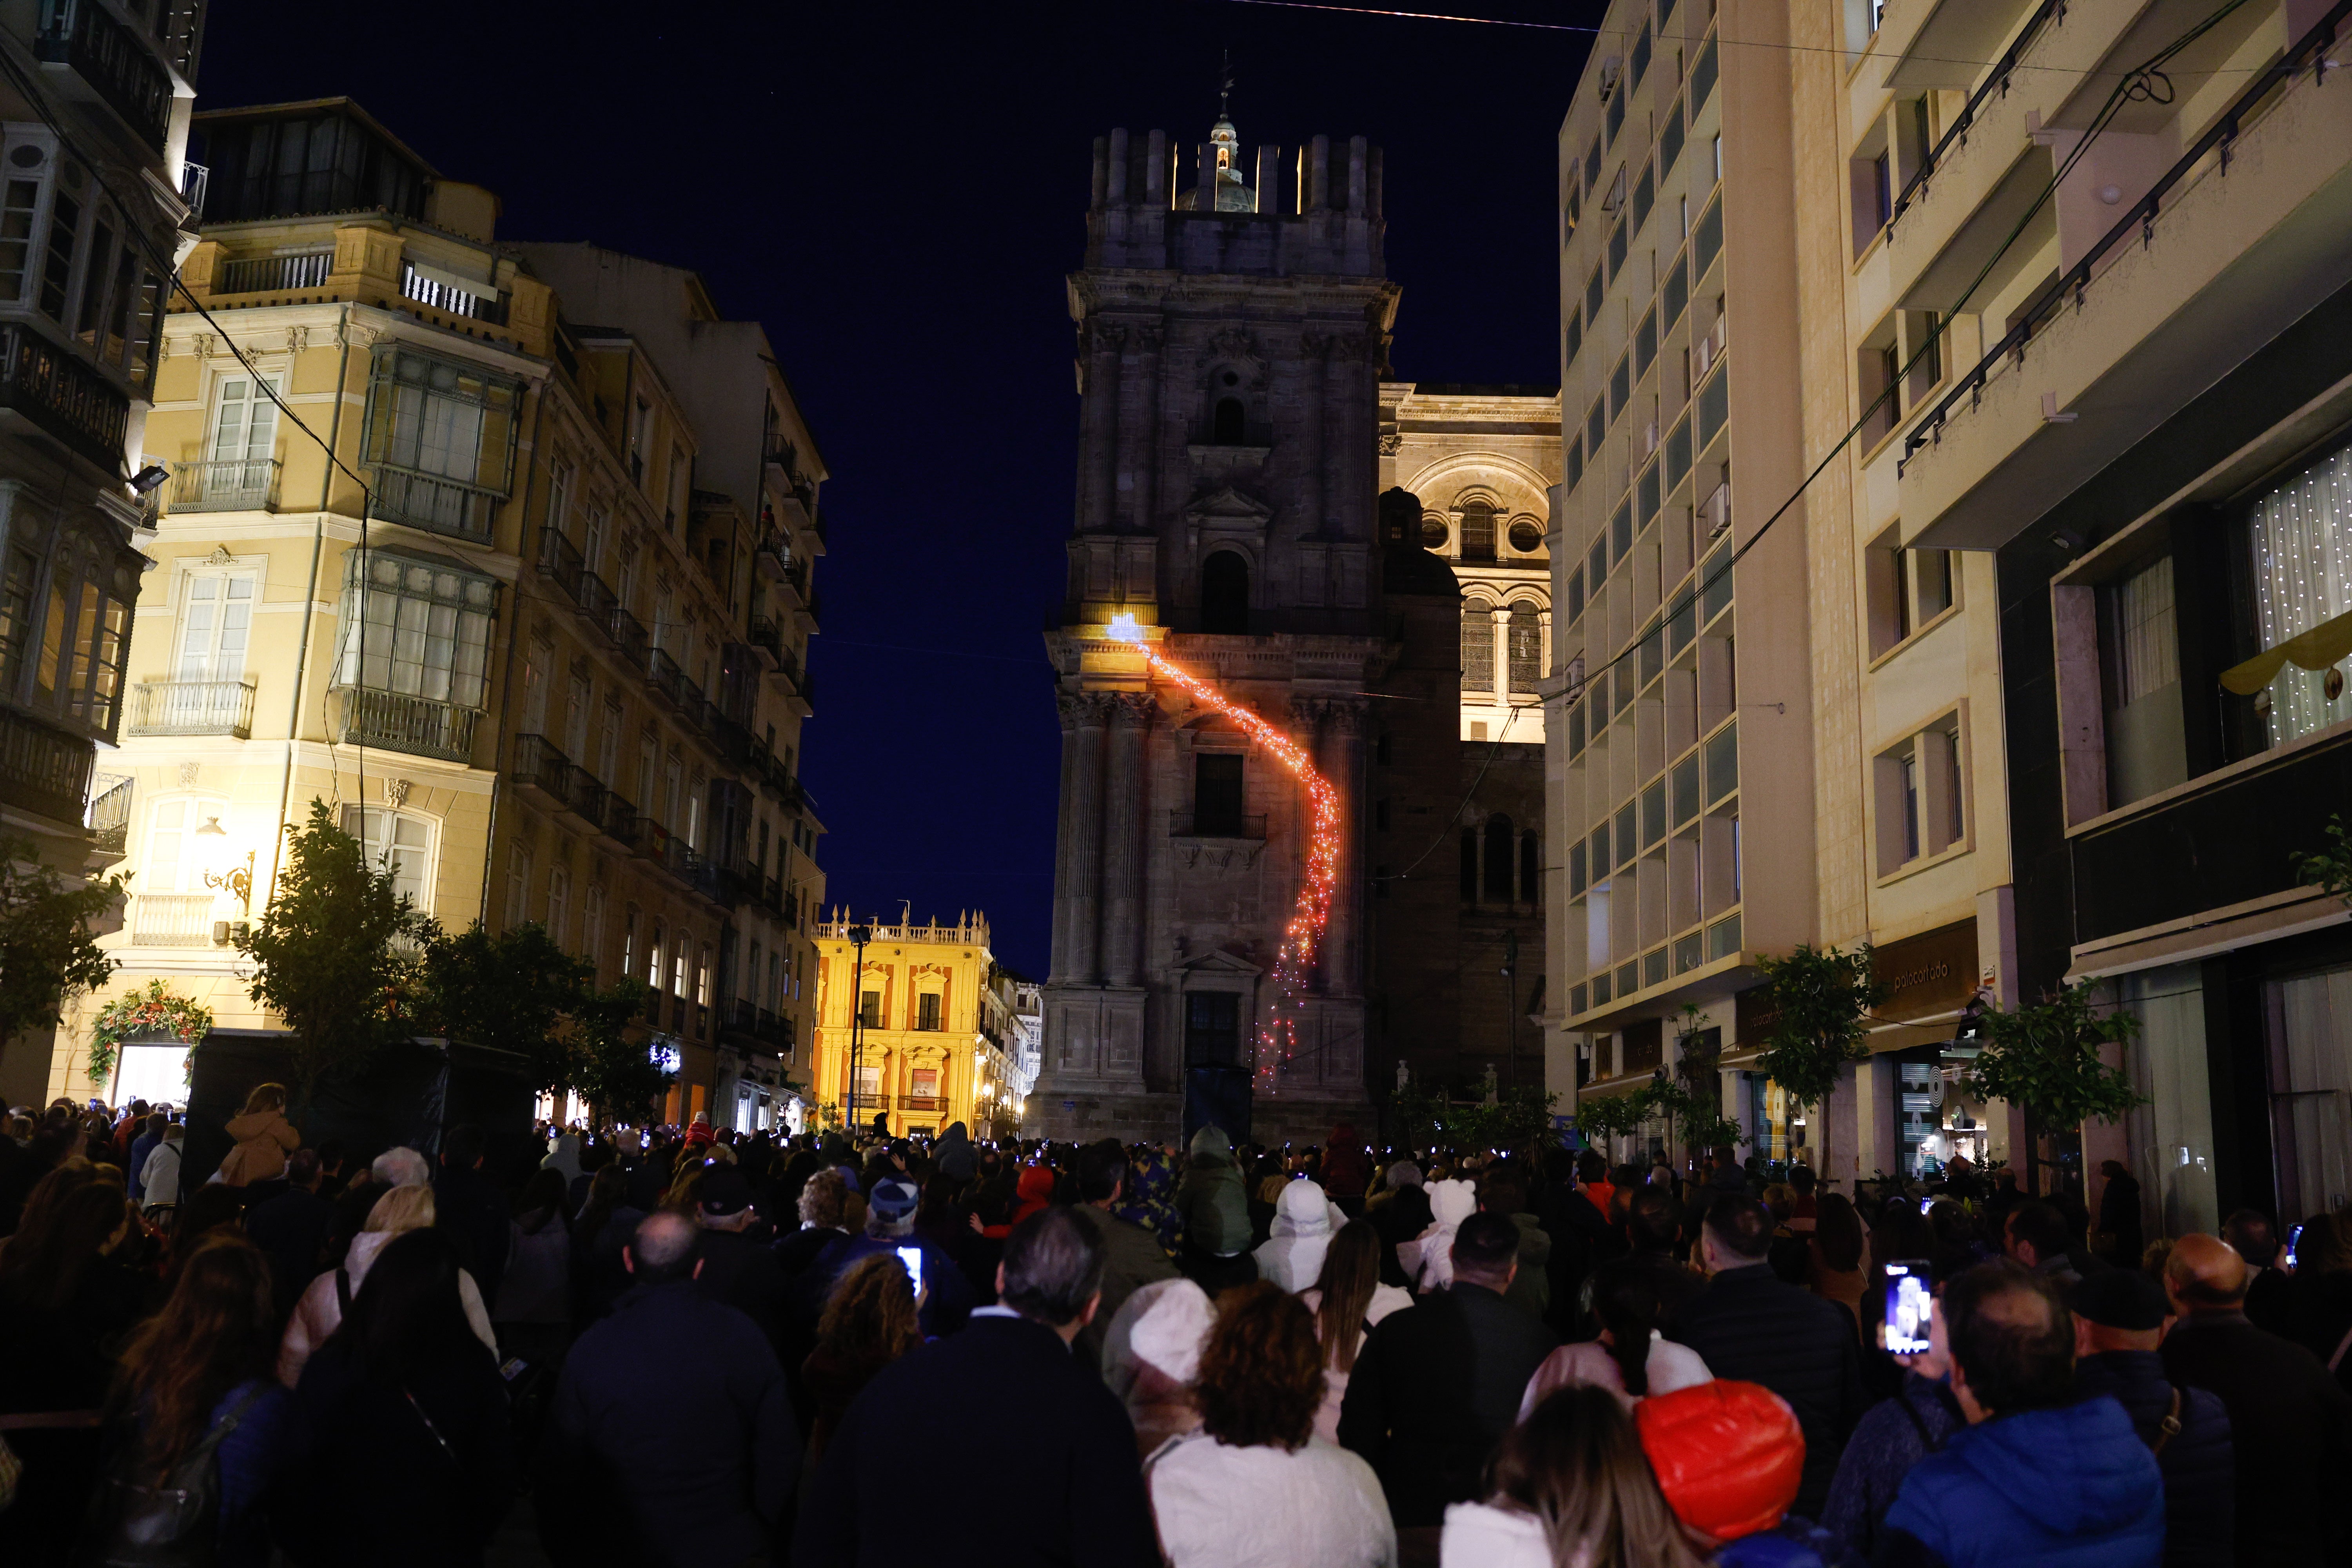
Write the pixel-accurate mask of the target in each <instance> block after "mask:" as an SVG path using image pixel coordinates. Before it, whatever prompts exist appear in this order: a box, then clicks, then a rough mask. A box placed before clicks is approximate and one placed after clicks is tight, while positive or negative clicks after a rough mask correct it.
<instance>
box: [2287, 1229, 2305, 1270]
mask: <svg viewBox="0 0 2352 1568" xmlns="http://www.w3.org/2000/svg"><path fill="white" fill-rule="evenodd" d="M2302 1240H2303V1226H2295V1227H2294V1229H2293V1230H2291V1231H2288V1232H2287V1233H2286V1266H2287V1268H2288V1269H2289V1270H2290V1271H2292V1270H2293V1269H2294V1249H2295V1247H2297V1245H2299V1244H2300V1243H2301V1242H2302Z"/></svg>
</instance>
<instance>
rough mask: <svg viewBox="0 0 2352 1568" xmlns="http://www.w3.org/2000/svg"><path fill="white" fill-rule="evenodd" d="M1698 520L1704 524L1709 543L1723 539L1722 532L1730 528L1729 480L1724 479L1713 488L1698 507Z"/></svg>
mask: <svg viewBox="0 0 2352 1568" xmlns="http://www.w3.org/2000/svg"><path fill="white" fill-rule="evenodd" d="M1699 518H1700V521H1703V522H1705V523H1706V537H1707V542H1709V543H1713V542H1715V541H1716V540H1717V539H1720V538H1722V537H1723V534H1724V531H1725V530H1727V529H1728V528H1729V527H1730V526H1731V481H1730V480H1728V479H1726V480H1725V481H1724V482H1723V483H1721V484H1719V485H1717V486H1716V487H1715V490H1714V493H1712V494H1711V495H1709V496H1708V497H1707V498H1706V501H1705V502H1704V503H1702V504H1701V505H1700V507H1699Z"/></svg>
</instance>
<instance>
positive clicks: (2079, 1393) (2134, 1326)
mask: <svg viewBox="0 0 2352 1568" xmlns="http://www.w3.org/2000/svg"><path fill="white" fill-rule="evenodd" d="M2067 1305H2068V1306H2069V1307H2071V1308H2073V1310H2074V1396H2075V1397H2076V1398H2078V1399H2096V1398H2098V1397H2100V1396H2101V1395H2102V1394H2104V1395H2106V1396H2108V1397H2110V1398H2112V1399H2114V1400H2115V1401H2116V1404H2118V1405H2122V1406H2123V1407H2124V1414H2125V1415H2128V1416H2130V1417H2131V1418H2132V1426H2134V1427H2135V1428H2137V1430H2138V1432H2139V1436H2140V1440H2141V1441H2142V1442H2144V1443H2146V1444H2147V1446H2148V1447H2151V1448H2154V1449H2155V1450H2156V1463H2157V1468H2158V1469H2159V1470H2161V1471H2162V1472H2163V1473H2164V1564H2165V1568H2229V1565H2230V1564H2231V1563H2232V1562H2234V1561H2235V1560H2236V1557H2237V1542H2236V1538H2235V1535H2234V1533H2233V1532H2234V1531H2235V1528H2236V1526H2235V1519H2234V1514H2235V1509H2236V1504H2235V1498H2236V1495H2237V1471H2236V1467H2235V1463H2234V1460H2233V1458H2232V1456H2231V1441H2230V1415H2229V1412H2227V1411H2226V1410H2224V1409H2223V1408H2222V1407H2221V1398H2220V1396H2219V1395H2217V1394H2214V1393H2212V1392H2211V1391H2210V1390H2209V1389H2203V1388H2182V1387H2180V1386H2179V1385H2178V1384H2174V1383H2173V1381H2172V1380H2171V1379H2170V1378H2168V1377H2167V1376H2165V1374H2164V1363H2163V1361H2162V1360H2161V1359H2159V1358H2158V1355H2157V1353H2156V1347H2157V1345H2158V1342H2160V1341H2162V1339H2163V1338H2164V1321H2165V1319H2166V1318H2167V1317H2168V1316H2169V1315H2170V1312H2171V1309H2170V1307H2169V1305H2168V1303H2167V1302H2166V1300H2165V1299H2164V1288H2163V1287H2162V1286H2160V1285H2158V1283H2157V1282H2156V1281H2155V1280H2153V1279H2149V1278H2148V1277H2147V1275H2146V1274H2144V1273H2142V1272H2141V1271H2140V1270H2138V1269H2137V1268H2103V1269H2101V1270H2100V1271H2099V1272H2097V1273H2096V1274H2093V1275H2090V1276H2088V1277H2087V1278H2085V1279H2084V1280H2083V1282H2082V1283H2081V1284H2079V1285H2076V1286H2075V1287H2074V1289H2073V1290H2071V1291H2069V1292H2068V1293H2067Z"/></svg>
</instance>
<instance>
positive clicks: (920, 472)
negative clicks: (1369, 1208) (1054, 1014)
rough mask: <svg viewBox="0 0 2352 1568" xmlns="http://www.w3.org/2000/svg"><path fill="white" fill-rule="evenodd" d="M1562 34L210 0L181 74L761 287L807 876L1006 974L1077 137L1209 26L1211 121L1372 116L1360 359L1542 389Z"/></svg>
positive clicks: (1044, 714) (719, 276) (1267, 22)
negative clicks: (302, 110) (1226, 93)
mask: <svg viewBox="0 0 2352 1568" xmlns="http://www.w3.org/2000/svg"><path fill="white" fill-rule="evenodd" d="M1447 8H1448V9H1475V10H1476V11H1477V12H1478V13H1479V14H1480V15H1482V16H1505V17H1514V16H1515V17H1521V18H1527V19H1535V20H1543V21H1549V22H1575V23H1585V24H1590V23H1591V22H1593V21H1596V20H1597V19H1598V17H1599V14H1600V12H1601V5H1599V4H1595V3H1593V0H1565V3H1558V0H1556V3H1552V4H1542V3H1540V0H1496V3H1495V4H1477V5H1471V4H1467V3H1466V0H1465V4H1464V5H1460V6H1448V7H1447ZM673 13H686V14H687V16H686V17H685V18H683V20H684V21H685V25H684V26H681V27H677V28H671V27H669V26H667V22H668V21H669V20H670V19H672V14H673ZM733 17H740V20H727V19H724V18H733ZM1586 46H1587V37H1586V36H1585V35H1582V34H1577V33H1559V32H1541V31H1532V30H1528V29H1524V28H1517V27H1500V26H1471V25H1465V24H1462V23H1453V22H1438V21H1420V20H1410V19H1400V18H1395V17H1387V16H1353V15H1341V14H1334V13H1329V12H1319V11H1308V10H1285V9H1276V8H1269V7H1263V6H1258V5H1244V4H1235V3H1234V0H1121V3H1118V4H1106V5H1093V6H1076V5H1066V6H1020V5H888V4H877V3H873V0H852V3H849V4H827V5H804V4H803V5H742V4H737V3H731V0H719V3H718V4H715V5H646V4H642V3H640V4H632V5H603V6H599V5H582V4H570V5H558V4H554V3H552V0H488V3H487V4H485V3H483V0H467V3H463V4H450V3H446V0H404V4H401V5H396V6H395V5H387V4H383V3H382V0H351V3H347V4H344V5H331V6H322V5H317V4H315V3H310V0H305V3H301V4H296V3H294V0H214V5H213V9H212V13H211V19H210V21H209V23H208V26H207V35H206V37H205V53H204V59H203V63H202V76H201V78H200V79H199V81H198V84H197V86H198V91H199V97H198V100H197V101H198V106H199V107H200V108H225V107H229V106H233V105H239V104H251V103H264V102H271V101H278V100H289V99H304V98H325V97H331V96H335V95H349V96H351V97H352V98H355V99H357V100H359V101H360V102H361V103H362V104H363V105H365V106H366V107H367V109H368V110H370V111H371V112H373V114H374V115H375V116H376V117H377V118H378V119H380V120H382V121H383V122H384V123H385V124H386V125H388V126H389V127H391V129H392V130H393V132H394V133H395V134H397V135H398V136H400V137H401V138H402V139H403V140H404V141H405V142H408V143H409V144H410V145H411V146H413V147H414V148H415V149H416V151H417V152H418V153H422V154H423V155H424V156H425V158H427V159H428V160H430V161H431V162H432V163H434V164H435V166H436V167H437V168H438V169H439V170H440V171H441V172H442V173H443V174H446V175H447V176H448V177H450V178H452V179H462V180H469V181H473V182H475V183H478V184H483V185H487V186H488V187H489V188H491V189H492V190H494V191H496V192H498V193H499V196H500V198H501V199H502V201H503V203H504V213H503V216H502V217H501V219H500V224H499V234H500V237H502V238H507V239H551V240H593V241H594V242H595V243H597V244H599V245H605V246H610V247H614V248H617V249H621V250H625V251H631V252H635V253H636V254H639V255H643V256H647V257H651V258H656V259H657V260H660V261H664V262H668V263H672V264H675V265H678V266H684V267H691V268H696V269H697V270H698V271H699V272H700V273H701V274H702V275H703V277H704V278H705V279H708V281H709V285H710V289H711V293H712V296H713V298H714V299H715V300H717V302H718V305H719V310H721V311H723V312H724V313H726V314H727V315H730V316H734V317H755V318H757V319H758V320H760V321H762V322H764V323H765V324H766V326H767V330H768V335H769V337H770V339H771V340H772V342H773V343H774V345H775V350H776V353H777V357H778V358H779V359H780V360H781V361H782V364H783V367H784V370H785V373H786V374H787V375H789V377H790V378H791V380H792V383H793V390H794V391H795V393H796V394H797V395H798V396H799V399H800V404H801V408H802V411H803V414H804V415H805V416H806V417H807V419H808V422H809V425H810V426H811V428H812V429H813V430H814V432H815V435H816V440H817V443H818V445H819V447H821V448H822V450H823V452H824V460H825V463H826V466H827V468H828V469H829V470H830V472H831V474H832V478H831V479H830V480H829V481H828V482H827V483H826V485H825V486H824V510H825V513H826V517H827V524H826V528H827V534H828V545H829V548H830V551H831V553H830V554H829V555H828V556H827V557H826V559H825V560H824V562H823V563H820V565H819V567H818V571H817V583H818V586H819V588H820V589H821V591H822V593H823V595H824V622H823V631H822V635H820V636H819V637H817V638H816V639H815V641H814V645H813V648H814V651H813V655H812V662H813V666H814V671H815V677H816V681H817V686H818V691H817V709H816V717H815V718H814V720H813V721H810V723H809V726H808V729H807V732H806V741H805V749H806V756H805V759H804V761H803V777H804V780H805V782H806V783H807V784H808V786H809V789H810V792H811V794H812V795H814V798H815V801H816V804H817V809H818V815H819V816H820V817H821V819H822V820H823V821H824V825H825V827H826V829H827V837H826V838H825V839H824V844H823V847H822V849H821V851H820V855H819V858H820V859H821V861H822V862H823V863H824V867H825V869H826V872H827V876H828V889H829V896H830V899H831V900H835V901H841V902H846V903H850V904H853V905H855V906H856V908H857V909H858V910H861V911H865V912H873V913H879V914H881V915H883V916H884V917H885V918H887V919H893V920H895V919H897V918H898V910H899V905H900V902H901V900H910V901H911V904H912V910H913V915H914V918H915V919H917V920H918V921H920V920H923V919H926V918H928V917H929V916H932V915H937V916H939V917H940V918H941V919H945V920H952V919H953V918H954V917H955V915H956V913H957V911H959V910H963V909H980V910H985V911H986V912H987V913H988V915H989V917H990V918H991V920H992V921H993V923H994V926H995V933H996V941H995V947H996V952H997V955H998V957H999V958H1000V959H1002V960H1003V962H1005V963H1009V964H1011V965H1012V966H1013V967H1014V968H1016V969H1018V970H1021V971H1024V972H1025V973H1030V974H1033V975H1035V976H1038V977H1041V978H1042V977H1043V975H1044V974H1045V969H1046V962H1047V952H1046V949H1047V931H1048V924H1049V920H1050V904H1051V899H1052V887H1053V858H1054V816H1055V788H1056V780H1057V777H1058V768H1059V748H1060V736H1059V733H1058V731H1057V729H1056V726H1055V718H1054V705H1053V700H1052V696H1051V690H1052V679H1051V671H1050V669H1049V668H1048V667H1047V665H1046V663H1045V655H1044V652H1043V648H1042V645H1041V643H1040V641H1039V637H1038V634H1039V631H1040V629H1041V628H1042V627H1043V626H1044V625H1045V618H1046V616H1047V615H1048V614H1049V613H1050V612H1051V611H1053V610H1054V609H1055V607H1056V605H1057V604H1058V601H1059V598H1060V594H1061V585H1062V578H1063V570H1064V567H1063V563H1064V559H1065V557H1064V553H1063V541H1064V539H1065V538H1066V535H1067V534H1068V531H1069V527H1070V509H1071V483H1072V473H1073V468H1074V464H1075V461H1076V424H1077V398H1076V389H1075V386H1074V384H1073V379H1072V371H1071V345H1072V341H1073V340H1072V337H1071V331H1072V329H1071V326H1070V322H1069V320H1068V317H1067V314H1066V308H1065V303H1064V281H1063V280H1064V278H1065V275H1066V273H1067V272H1069V271H1070V269H1072V268H1075V267H1076V265H1077V264H1078V261H1079V259H1080V249H1081V247H1082V245H1083V243H1084V238H1085V226H1084V218H1085V211H1086V204H1087V184H1088V172H1089V167H1090V162H1089V161H1090V158H1091V154H1092V147H1093V140H1094V138H1095V137H1096V136H1097V135H1098V134H1101V133H1102V132H1106V131H1108V130H1109V129H1110V128H1111V127H1113V126H1118V125H1124V126H1127V127H1129V128H1130V129H1132V130H1135V131H1137V132H1142V131H1146V130H1150V129H1151V128H1154V127H1159V128H1161V129H1165V130H1167V131H1168V132H1170V134H1171V140H1172V141H1174V142H1178V143H1179V144H1181V145H1183V146H1185V147H1187V148H1189V147H1190V146H1191V145H1192V143H1194V142H1200V141H1202V140H1205V139H1206V137H1207V134H1208V129H1209V125H1210V123H1211V121H1213V118H1214V115H1215V109H1216V82H1217V77H1218V72H1219V62H1220V58H1221V56H1222V55H1223V52H1224V51H1227V50H1230V51H1231V55H1232V59H1233V69H1234V75H1235V77H1236V78H1237V82H1238V84H1237V86H1236V88H1235V89H1234V99H1233V109H1232V113H1233V117H1234V123H1235V124H1236V126H1237V127H1238V128H1239V130H1240V132H1241V137H1242V142H1243V144H1244V147H1245V148H1247V147H1254V146H1255V145H1257V144H1258V143H1259V142H1267V141H1271V142H1277V143H1279V144H1281V145H1282V146H1284V147H1286V148H1288V147H1296V146H1297V144H1298V143H1300V142H1303V141H1305V140H1307V138H1309V137H1312V136H1314V135H1316V134H1318V133H1326V134H1328V135H1330V136H1331V137H1332V138H1333V140H1334V141H1335V142H1336V141H1340V140H1343V139H1344V138H1346V137H1348V136H1349V135H1355V134H1361V135H1365V136H1368V137H1370V139H1371V140H1372V142H1374V143H1375V144H1377V145H1380V146H1381V147H1383V148H1385V149H1386V153H1387V174H1386V206H1387V214H1388V220H1389V233H1388V260H1389V271H1390V275H1391V277H1393V278H1395V279H1399V280H1400V281H1401V282H1402V285H1403V289H1404V296H1403V303H1402V308H1401V310H1400V311H1399V315H1398V324H1397V333H1396V344H1395V349H1394V353H1393V355H1392V358H1393V361H1394V364H1395V368H1396V372H1397V374H1399V375H1400V376H1402V377H1405V378H1408V379H1419V380H1425V381H1443V382H1522V383H1528V384H1537V385H1543V386H1549V385H1551V384H1555V382H1556V380H1557V377H1558V374H1559V372H1558V351H1557V348H1556V346H1555V343H1554V333H1555V330H1556V326H1557V321H1558V314H1559V311H1558V304H1557V300H1556V289H1555V285H1554V275H1555V274H1554V256H1553V243H1554V228H1555V222H1556V220H1555V218H1554V216H1553V207H1552V195H1553V138H1554V135H1555V132H1557V130H1558V128H1559V121H1560V119H1561V117H1562V115H1563V114H1564V112H1565V110H1566V107H1567V98H1568V94H1569V92H1570V90H1571V89H1572V88H1573V86H1574V83H1575V80H1576V76H1577V73H1578V71H1579V70H1580V68H1581V67H1582V64H1583V59H1584V54H1585V49H1586ZM1245 156H1247V155H1246V154H1245ZM1244 166H1247V164H1246V163H1245V164H1244Z"/></svg>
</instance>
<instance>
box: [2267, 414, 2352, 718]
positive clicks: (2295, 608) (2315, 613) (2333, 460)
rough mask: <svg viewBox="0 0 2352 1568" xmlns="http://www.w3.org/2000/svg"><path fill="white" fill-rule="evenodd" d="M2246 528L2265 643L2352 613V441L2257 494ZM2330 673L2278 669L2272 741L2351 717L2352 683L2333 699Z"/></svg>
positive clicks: (2272, 692) (2273, 688)
mask: <svg viewBox="0 0 2352 1568" xmlns="http://www.w3.org/2000/svg"><path fill="white" fill-rule="evenodd" d="M2247 532H2248V543H2249V545H2250V546H2251V548H2252V556H2253V560H2252V567H2253V579H2254V615H2255V630H2256V632H2257V634H2258V635H2259V637H2260V638H2261V642H2262V646H2263V647H2265V648H2272V647H2277V646H2278V645H2279V644H2281V643H2283V642H2285V641H2286V640H2288V639H2289V638H2290V637H2295V636H2297V635H2299V634H2301V633H2304V632H2307V631H2309V630H2311V629H2312V628H2313V627H2314V626H2318V625H2319V624H2320V623H2321V622H2323V621H2329V620H2333V619H2335V618H2336V616H2341V615H2345V614H2347V612H2352V447H2347V448H2345V449H2344V450H2342V451H2339V452H2337V453H2336V454H2335V455H2334V456H2333V457H2330V458H2326V459H2324V460H2322V461H2320V462H2317V463H2315V464H2313V465H2312V466H2311V467H2310V468H2305V470H2304V471H2303V472H2301V473H2299V474H2297V475H2295V476H2294V478H2293V479H2288V480H2286V481H2285V482H2284V483H2282V484H2280V485H2278V486H2277V487H2276V488H2274V489H2272V490H2271V491H2269V492H2268V493H2267V494H2265V495H2264V496H2263V498H2262V499H2261V500H2257V501H2256V502H2255V503H2254V508H2253V515H2252V519H2251V521H2250V523H2249V526H2248V529H2247ZM2326 673H2327V672H2326V671H2325V670H2313V669H2301V668H2296V667H2295V666H2294V665H2292V664H2290V665H2287V666H2285V667H2284V668H2282V669H2281V670H2280V671H2279V675H2278V678H2277V679H2275V680H2274V681H2273V682H2272V683H2271V686H2270V688H2269V690H2270V701H2271V707H2270V715H2269V719H2268V728H2269V741H2270V744H2272V745H2273V746H2278V745H2284V743H2286V742H2289V741H2292V740H2294V739H2295V738H2296V737H2297V736H2299V735H2308V734H2310V733H2311V732H2312V731H2315V730H2320V729H2324V728H2326V726H2327V725H2330V724H2333V723H2335V722H2336V721H2337V720H2339V719H2347V718H2352V689H2347V692H2346V694H2345V695H2344V696H2342V697H2338V698H2337V699H2336V700H2334V701H2333V702H2331V701H2329V700H2327V692H2326V686H2325V684H2324V683H2325V681H2326Z"/></svg>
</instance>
